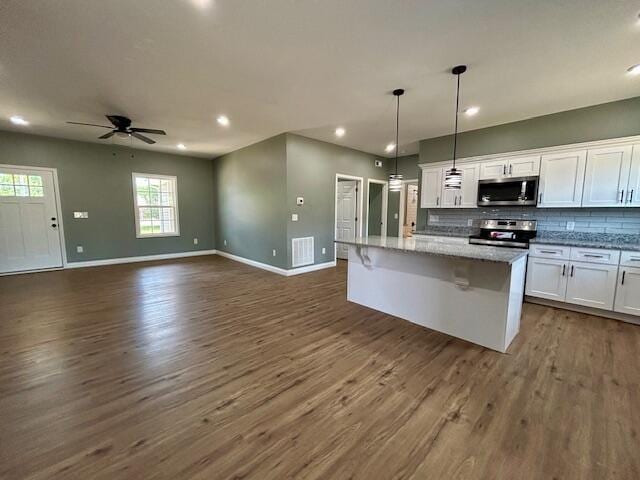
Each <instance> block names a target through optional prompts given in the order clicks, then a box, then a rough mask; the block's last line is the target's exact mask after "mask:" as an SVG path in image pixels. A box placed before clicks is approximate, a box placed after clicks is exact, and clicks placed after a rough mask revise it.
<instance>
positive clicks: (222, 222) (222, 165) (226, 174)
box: [213, 134, 288, 268]
mask: <svg viewBox="0 0 640 480" xmlns="http://www.w3.org/2000/svg"><path fill="white" fill-rule="evenodd" d="M213 170H214V183H215V187H214V188H215V205H216V215H215V217H216V218H215V231H216V249H218V250H221V251H225V252H228V253H231V254H233V255H238V256H240V257H244V258H248V259H250V260H255V261H258V262H262V263H266V264H269V265H273V266H276V267H280V268H287V266H288V257H287V255H288V254H287V244H286V238H287V209H286V194H287V187H286V181H287V179H286V175H287V168H286V135H284V134H283V135H278V136H276V137H272V138H269V139H267V140H264V141H262V142H259V143H256V144H253V145H250V146H248V147H245V148H242V149H240V150H236V151H235V152H232V153H229V154H227V155H223V156H221V157H218V158H216V159H215V160H213ZM225 240H226V241H227V245H226V246H225V244H224V241H225ZM274 249H275V250H276V256H275V257H274V256H273V253H272V251H273V250H274Z"/></svg>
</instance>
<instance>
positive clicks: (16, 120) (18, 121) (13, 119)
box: [9, 115, 29, 126]
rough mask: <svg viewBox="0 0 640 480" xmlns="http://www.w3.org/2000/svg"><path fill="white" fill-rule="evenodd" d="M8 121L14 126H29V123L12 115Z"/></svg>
mask: <svg viewBox="0 0 640 480" xmlns="http://www.w3.org/2000/svg"><path fill="white" fill-rule="evenodd" d="M9 120H11V123H13V124H14V125H21V126H26V125H29V122H27V121H26V120H25V119H24V118H22V117H21V116H19V115H13V116H12V117H11V118H10V119H9Z"/></svg>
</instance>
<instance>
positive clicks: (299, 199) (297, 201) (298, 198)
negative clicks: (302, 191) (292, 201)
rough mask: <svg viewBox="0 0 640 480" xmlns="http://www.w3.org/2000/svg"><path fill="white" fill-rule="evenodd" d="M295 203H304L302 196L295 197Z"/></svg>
mask: <svg viewBox="0 0 640 480" xmlns="http://www.w3.org/2000/svg"><path fill="white" fill-rule="evenodd" d="M296 205H304V197H297V198H296Z"/></svg>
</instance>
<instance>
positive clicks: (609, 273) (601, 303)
mask: <svg viewBox="0 0 640 480" xmlns="http://www.w3.org/2000/svg"><path fill="white" fill-rule="evenodd" d="M617 275H618V265H602V264H597V263H586V262H571V265H570V267H569V281H568V282H567V298H566V301H567V302H568V303H575V304H576V305H584V306H586V307H592V308H600V309H604V310H612V309H613V299H614V296H615V292H616V277H617Z"/></svg>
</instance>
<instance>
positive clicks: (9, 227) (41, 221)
mask: <svg viewBox="0 0 640 480" xmlns="http://www.w3.org/2000/svg"><path fill="white" fill-rule="evenodd" d="M59 212H60V209H59V199H58V193H57V177H56V172H55V170H54V169H46V168H37V167H18V166H12V165H0V274H5V273H14V272H22V271H29V270H42V269H49V268H61V267H62V266H63V250H62V247H63V240H62V233H61V229H62V225H61V223H60V220H61V219H60V215H59Z"/></svg>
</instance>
